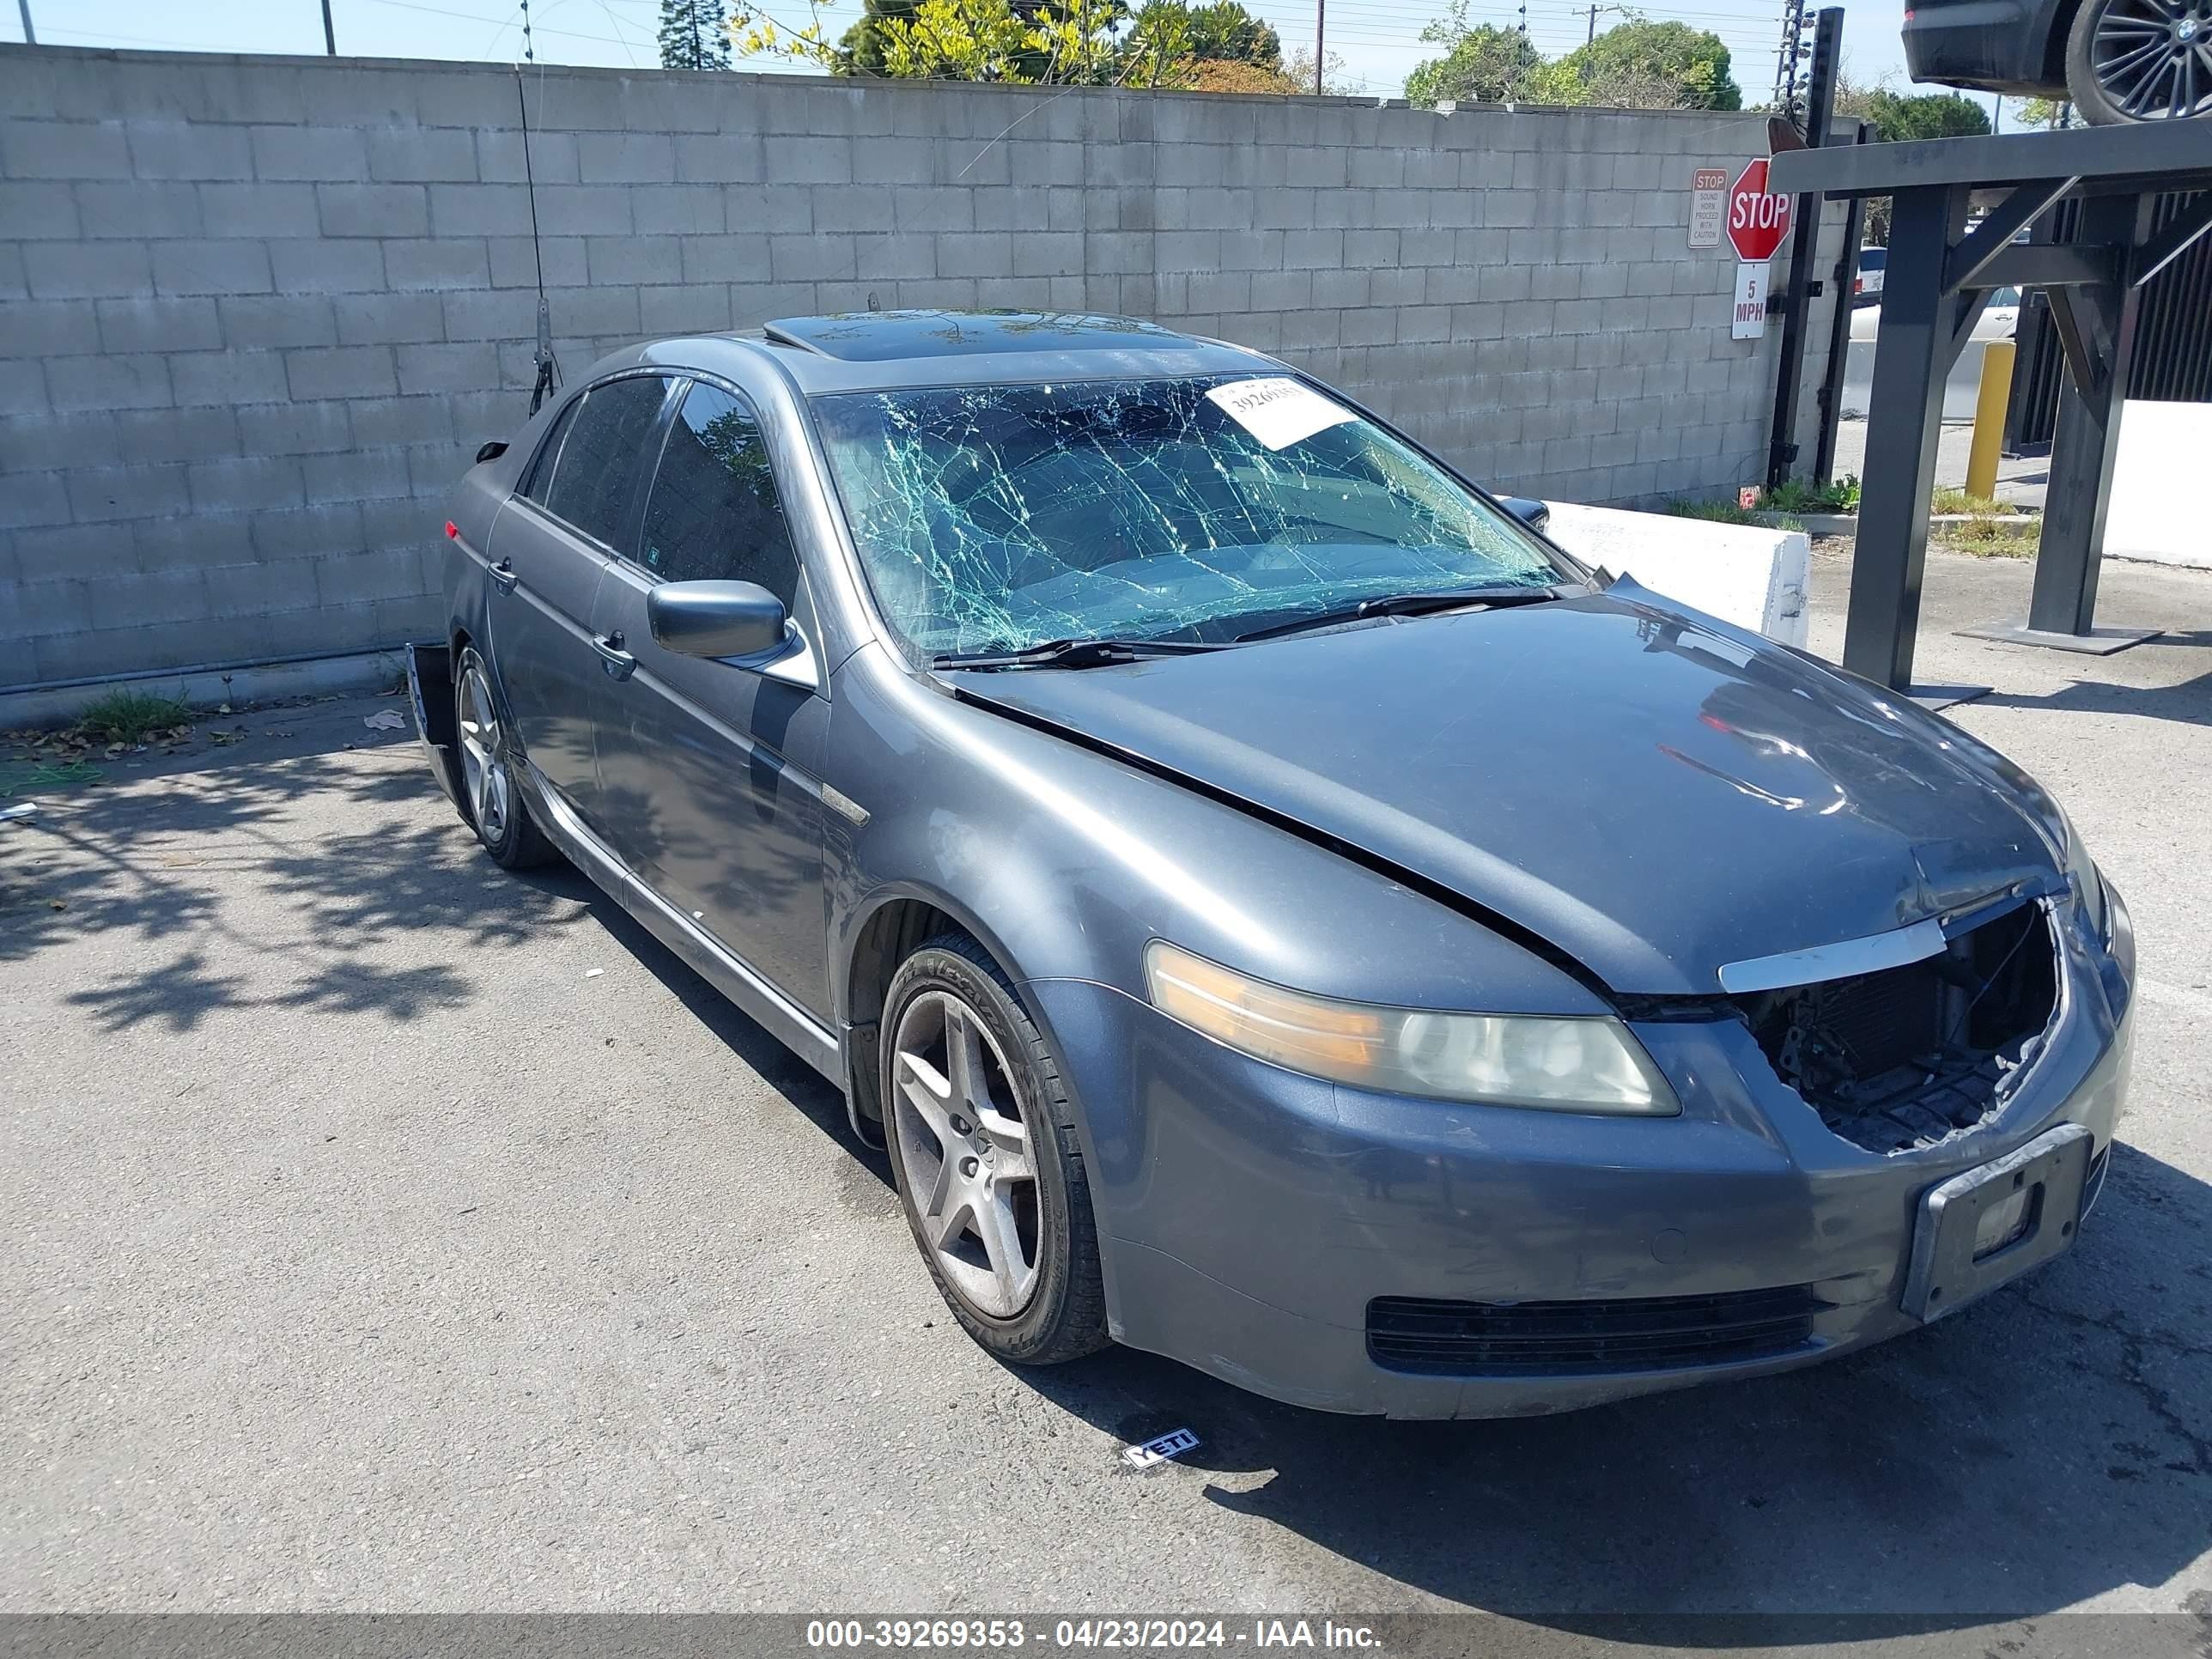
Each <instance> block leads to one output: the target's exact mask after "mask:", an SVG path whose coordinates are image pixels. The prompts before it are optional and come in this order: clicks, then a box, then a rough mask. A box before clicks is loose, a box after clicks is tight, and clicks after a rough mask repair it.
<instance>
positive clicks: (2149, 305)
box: [2004, 193, 2212, 454]
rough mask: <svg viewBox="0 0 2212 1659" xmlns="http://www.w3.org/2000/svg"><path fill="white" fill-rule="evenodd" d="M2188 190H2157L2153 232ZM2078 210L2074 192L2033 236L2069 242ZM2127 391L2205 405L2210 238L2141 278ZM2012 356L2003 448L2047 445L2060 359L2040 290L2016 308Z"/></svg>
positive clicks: (2211, 363)
mask: <svg viewBox="0 0 2212 1659" xmlns="http://www.w3.org/2000/svg"><path fill="white" fill-rule="evenodd" d="M2196 199H2197V197H2195V196H2194V195H2187V194H2179V193H2177V194H2174V195H2171V196H2161V197H2159V198H2158V205H2157V207H2156V209H2155V210H2154V213H2153V216H2152V220H2151V224H2152V229H2153V232H2154V233H2155V232H2156V231H2158V230H2160V229H2163V228H2165V227H2166V225H2167V224H2168V223H2170V222H2172V220H2173V219H2174V218H2176V217H2177V216H2179V214H2180V213H2181V212H2182V211H2183V210H2184V209H2185V207H2186V205H2187V204H2190V203H2192V202H2194V201H2195V200H2196ZM2080 220H2081V202H2080V200H2079V199H2078V198H2076V199H2075V200H2073V201H2069V202H2063V203H2061V204H2059V205H2058V207H2057V209H2056V210H2054V211H2053V212H2052V213H2051V215H2049V216H2047V217H2046V218H2045V220H2044V221H2043V222H2042V223H2040V224H2039V225H2038V226H2037V227H2036V230H2035V240H2037V241H2039V242H2064V241H2070V240H2073V237H2074V234H2075V227H2076V225H2077V224H2078V223H2079V222H2080ZM2015 337H2016V338H2017V340H2018V341H2019V343H2020V353H2019V356H2017V357H2015V359H2014V360H2013V370H2012V404H2011V406H2010V408H2009V409H2008V410H2007V411H2006V414H2005V445H2004V447H2005V448H2006V449H2007V450H2008V451H2009V452H2011V453H2014V454H2021V453H2034V452H2036V451H2039V450H2042V449H2047V448H2049V447H2050V446H2051V434H2052V433H2053V432H2054V431H2055V430H2056V429H2057V425H2058V386H2059V383H2060V381H2061V380H2063V379H2064V378H2065V374H2066V363H2065V358H2064V356H2063V353H2062V352H2061V350H2060V349H2059V344H2058V330H2057V325H2055V324H2053V323H2052V322H2051V303H2050V301H2048V300H2046V299H2045V297H2044V295H2043V293H2042V291H2041V290H2040V289H2037V290H2034V291H2032V292H2031V293H2030V294H2029V295H2027V302H2026V303H2025V304H2024V305H2022V306H2021V313H2020V328H2019V331H2018V332H2017V334H2016V336H2015ZM2127 395H2128V396H2129V397H2130V398H2156V399H2159V400H2160V401H2163V402H2168V403H2184V404H2201V403H2212V236H2208V237H2202V238H2200V239H2198V240H2197V244H2196V245H2195V246H2193V247H2191V249H2190V250H2189V251H2188V252H2186V253H2185V254H2183V255H2182V256H2181V258H2179V259H2176V260H2175V261H2174V262H2173V263H2172V264H2170V265H2168V266H2167V267H2166V269H2165V270H2161V271H2160V272H2159V274H2158V275H2157V276H2154V277H2152V278H2151V279H2150V281H2149V282H2148V283H2145V284H2144V286H2143V292H2142V311H2141V313H2139V319H2138V321H2137V324H2136V351H2135V361H2134V362H2133V364H2132V365H2131V366H2130V370H2129V374H2128V391H2127Z"/></svg>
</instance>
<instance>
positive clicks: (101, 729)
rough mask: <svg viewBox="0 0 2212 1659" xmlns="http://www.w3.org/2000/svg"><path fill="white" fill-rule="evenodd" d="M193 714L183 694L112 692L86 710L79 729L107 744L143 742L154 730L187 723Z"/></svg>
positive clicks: (79, 720) (78, 722)
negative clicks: (171, 695)
mask: <svg viewBox="0 0 2212 1659" xmlns="http://www.w3.org/2000/svg"><path fill="white" fill-rule="evenodd" d="M191 717H192V710H191V704H189V703H187V702H185V700H184V699H183V698H182V697H163V696H153V695H151V694H149V693H147V692H144V691H110V692H108V693H107V694H106V695H105V696H101V697H100V698H99V699H97V700H96V701H95V702H94V703H93V704H92V706H91V707H90V708H87V709H86V710H85V711H84V714H82V716H81V717H80V718H79V719H78V720H77V723H76V729H77V730H78V731H80V732H84V733H85V734H86V735H87V736H88V737H93V738H99V739H100V740H101V741H103V742H106V743H143V741H145V739H146V738H148V737H149V735H150V734H152V733H154V732H166V731H167V730H168V729H169V728H170V727H171V726H183V725H185V724H186V723H187V722H189V721H190V720H191Z"/></svg>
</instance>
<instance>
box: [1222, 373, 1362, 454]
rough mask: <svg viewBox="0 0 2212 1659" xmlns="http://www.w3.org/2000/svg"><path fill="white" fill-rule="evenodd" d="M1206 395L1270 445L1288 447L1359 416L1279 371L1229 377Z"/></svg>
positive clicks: (1273, 447) (1280, 447)
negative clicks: (1246, 377) (1249, 377)
mask: <svg viewBox="0 0 2212 1659" xmlns="http://www.w3.org/2000/svg"><path fill="white" fill-rule="evenodd" d="M1206 398H1207V401H1209V402H1211V403H1213V404H1218V405H1219V407H1220V409H1221V410H1222V412H1223V413H1224V414H1225V415H1227V416H1229V418H1230V419H1231V420H1232V421H1234V422H1237V425H1239V426H1241V427H1243V428H1244V429H1245V430H1246V431H1247V432H1249V433H1250V434H1251V435H1253V436H1254V437H1255V438H1257V439H1258V440H1259V441H1261V443H1263V444H1265V445H1267V447H1268V448H1270V449H1288V448H1289V447H1291V445H1292V444H1294V443H1297V442H1300V441H1303V440H1304V439H1307V438H1310V437H1312V436H1313V435H1314V434H1315V433H1316V432H1320V431H1322V430H1325V429H1326V428H1329V427H1332V426H1341V425H1343V424H1344V422H1346V421H1356V420H1358V418H1359V417H1358V416H1357V415H1354V414H1353V413H1352V411H1351V410H1348V409H1346V407H1345V406H1344V405H1343V404H1338V403H1331V402H1330V401H1329V400H1328V398H1324V397H1322V395H1321V393H1320V392H1316V391H1315V390H1314V389H1313V388H1312V387H1311V386H1300V385H1299V384H1298V383H1297V381H1296V380H1286V379H1285V378H1284V377H1283V376H1281V375H1279V374H1278V375H1271V376H1269V377H1268V378H1267V379H1266V380H1232V381H1231V382H1230V383H1229V384H1228V385H1227V386H1215V387H1213V388H1212V390H1211V391H1209V392H1207V393H1206Z"/></svg>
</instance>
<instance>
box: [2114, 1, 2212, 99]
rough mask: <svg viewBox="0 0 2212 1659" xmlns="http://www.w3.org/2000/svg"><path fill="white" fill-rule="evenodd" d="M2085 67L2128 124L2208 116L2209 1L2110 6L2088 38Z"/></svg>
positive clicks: (2211, 71) (2211, 75)
mask: <svg viewBox="0 0 2212 1659" xmlns="http://www.w3.org/2000/svg"><path fill="white" fill-rule="evenodd" d="M2089 64H2090V68H2091V70H2092V72H2093V74H2094V75H2095V76H2096V77H2097V85H2098V86H2099V88H2101V89H2102V91H2103V92H2104V94H2105V96H2106V98H2108V99H2109V100H2112V106H2113V107H2114V108H2115V109H2117V110H2118V111H2119V112H2120V113H2121V114H2123V115H2124V116H2126V117H2127V118H2129V119H2130V120H2135V121H2160V120H2181V119H2184V118H2187V117H2190V116H2193V115H2200V114H2204V113H2208V112H2212V0H2109V3H2107V4H2106V7H2105V9H2104V10H2103V12H2102V13H2101V14H2100V15H2099V16H2098V18H2097V20H2096V24H2095V27H2094V28H2093V31H2092V33H2091V35H2090V41H2089Z"/></svg>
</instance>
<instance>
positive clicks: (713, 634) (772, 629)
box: [645, 581, 788, 657]
mask: <svg viewBox="0 0 2212 1659" xmlns="http://www.w3.org/2000/svg"><path fill="white" fill-rule="evenodd" d="M645 617H646V623H647V626H648V627H650V628H651V629H652V630H653V640H654V641H655V642H656V643H657V644H659V646H660V647H661V648H662V649H664V650H667V651H676V652H680V653H683V654H684V656H687V657H760V656H765V655H766V654H767V653H769V652H771V651H774V650H775V649H777V648H778V647H781V645H782V644H783V641H784V637H785V635H786V633H787V621H788V619H787V617H786V616H785V614H784V609H783V601H782V600H781V599H778V598H776V596H775V594H773V593H771V592H769V591H768V589H766V588H765V587H763V586H761V585H760V584H759V583H758V582H726V581H697V582H663V583H661V585H660V586H658V587H656V588H654V589H653V591H652V592H649V593H647V595H646V596H645Z"/></svg>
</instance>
